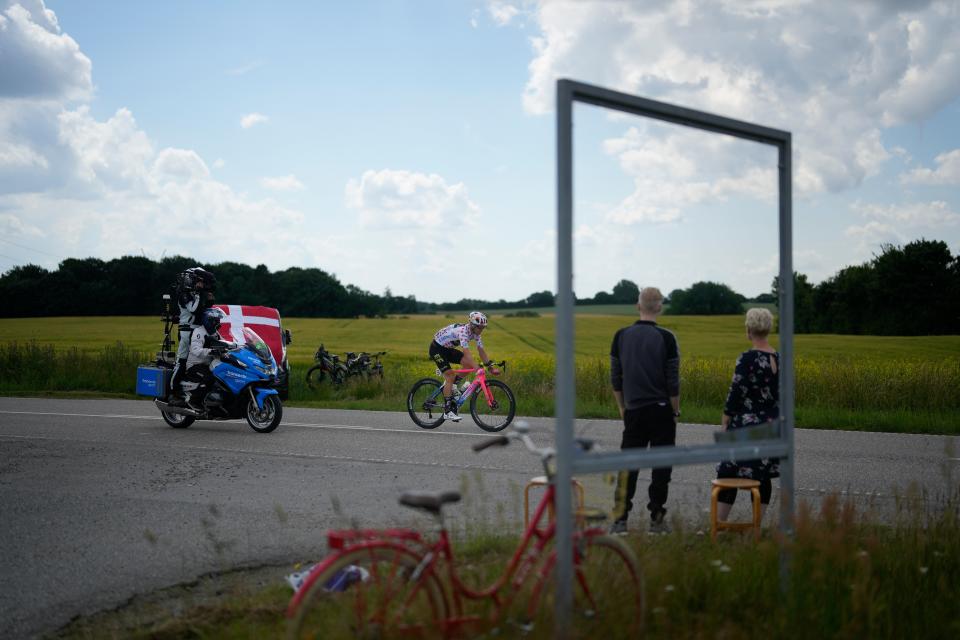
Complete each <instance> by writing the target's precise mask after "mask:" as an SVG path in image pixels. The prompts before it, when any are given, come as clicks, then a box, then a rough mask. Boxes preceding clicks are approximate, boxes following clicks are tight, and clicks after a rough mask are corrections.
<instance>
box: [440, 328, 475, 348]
mask: <svg viewBox="0 0 960 640" xmlns="http://www.w3.org/2000/svg"><path fill="white" fill-rule="evenodd" d="M433 339H434V341H435V342H436V343H437V344H439V345H440V346H441V347H457V346H459V347H460V348H461V349H469V348H470V341H471V340H474V341H475V342H476V343H477V347H478V348H481V349H482V348H483V340H481V339H480V336H479V335H477V334H475V333H474V332H473V331H471V330H470V325H469V324H460V323H456V324H450V325H447V326H445V327H444V328H443V329H440V331H437V333H436V335H435V336H433Z"/></svg>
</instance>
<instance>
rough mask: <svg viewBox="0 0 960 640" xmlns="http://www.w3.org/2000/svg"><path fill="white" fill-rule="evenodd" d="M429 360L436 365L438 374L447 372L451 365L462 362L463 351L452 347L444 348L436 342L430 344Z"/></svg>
mask: <svg viewBox="0 0 960 640" xmlns="http://www.w3.org/2000/svg"><path fill="white" fill-rule="evenodd" d="M430 359H431V360H433V361H434V362H435V363H436V364H437V368H438V369H440V372H441V373H442V372H444V371H449V370H450V369H452V368H453V367H452V366H451V364H460V361H461V360H463V351H460V350H459V349H454V348H452V347H445V346H443V345H441V344H440V343H438V342H437V341H436V340H434V341H433V342H431V343H430Z"/></svg>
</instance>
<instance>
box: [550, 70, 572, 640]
mask: <svg viewBox="0 0 960 640" xmlns="http://www.w3.org/2000/svg"><path fill="white" fill-rule="evenodd" d="M572 129H573V100H572V99H571V94H570V83H569V82H568V81H565V80H560V81H558V82H557V302H556V339H557V343H556V351H557V368H556V398H555V406H556V417H557V424H556V432H555V434H554V437H555V447H556V450H557V451H558V452H560V451H565V452H572V451H573V411H574V402H575V399H576V388H575V383H574V376H573V130H572ZM556 461H557V473H556V475H555V476H554V480H555V482H556V485H557V486H556V492H557V493H556V496H557V497H556V518H557V521H556V522H557V535H556V549H557V557H558V558H559V559H560V562H559V563H557V591H556V602H555V603H554V621H555V625H554V629H555V636H556V637H557V638H563V637H565V635H566V630H567V628H568V624H567V622H568V620H569V616H570V610H571V608H572V607H573V565H572V560H571V559H572V558H573V513H572V509H571V489H570V482H571V480H572V478H573V473H572V468H573V457H572V455H558V456H557V457H556Z"/></svg>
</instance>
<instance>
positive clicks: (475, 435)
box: [0, 411, 488, 438]
mask: <svg viewBox="0 0 960 640" xmlns="http://www.w3.org/2000/svg"><path fill="white" fill-rule="evenodd" d="M0 414H10V415H28V416H60V417H65V418H115V419H124V420H129V419H131V418H133V419H137V420H162V418H161V417H160V416H138V415H118V414H100V413H58V412H54V411H0ZM211 422H227V423H230V422H233V423H238V424H242V423H243V420H215V421H211ZM280 426H287V427H304V428H307V429H345V430H353V431H387V432H392V433H422V434H427V435H444V436H467V437H470V438H484V437H488V434H485V433H460V432H457V431H435V430H432V429H430V430H428V429H417V430H414V429H396V428H391V427H366V426H360V425H354V424H312V423H309V422H283V423H281V425H280Z"/></svg>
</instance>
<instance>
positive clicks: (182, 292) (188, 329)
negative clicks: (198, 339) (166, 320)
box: [170, 267, 217, 405]
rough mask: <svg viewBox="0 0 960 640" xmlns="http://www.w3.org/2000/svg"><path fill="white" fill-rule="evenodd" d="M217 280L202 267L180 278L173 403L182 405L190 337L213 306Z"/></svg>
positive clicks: (180, 275)
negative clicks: (205, 312)
mask: <svg viewBox="0 0 960 640" xmlns="http://www.w3.org/2000/svg"><path fill="white" fill-rule="evenodd" d="M216 283H217V279H216V277H214V275H213V274H212V273H210V272H209V271H207V270H206V269H204V268H202V267H191V268H189V269H187V270H186V271H184V272H182V273H180V274H179V275H178V276H177V291H176V295H177V306H179V307H180V325H179V327H178V329H179V331H178V338H177V363H176V365H175V366H174V368H173V376H172V378H171V380H170V392H171V395H172V398H171V402H173V403H174V404H179V405H182V404H183V398H182V397H181V395H180V382H181V381H182V378H183V375H184V373H185V372H186V370H187V356H188V355H189V354H190V336H191V335H192V333H193V330H194V329H196V328H197V327H198V326H200V319H201V318H202V317H203V312H204V310H205V309H207V308H208V307H209V306H210V305H211V304H212V303H213V289H214V287H215V286H216Z"/></svg>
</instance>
